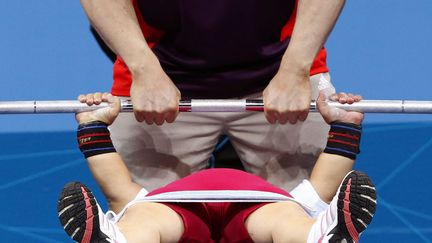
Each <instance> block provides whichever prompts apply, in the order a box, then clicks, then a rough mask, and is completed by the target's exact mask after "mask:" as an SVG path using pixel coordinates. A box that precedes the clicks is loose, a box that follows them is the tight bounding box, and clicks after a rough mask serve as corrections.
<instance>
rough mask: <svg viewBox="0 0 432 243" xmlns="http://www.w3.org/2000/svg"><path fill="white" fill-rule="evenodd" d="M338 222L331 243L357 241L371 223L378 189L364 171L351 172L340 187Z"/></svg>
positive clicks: (332, 232)
mask: <svg viewBox="0 0 432 243" xmlns="http://www.w3.org/2000/svg"><path fill="white" fill-rule="evenodd" d="M337 208H338V223H337V225H336V226H335V228H333V229H332V230H331V231H330V232H329V234H333V236H332V237H331V238H330V239H329V241H328V242H330V243H345V242H346V243H355V242H358V238H359V235H360V233H361V232H363V231H364V230H365V229H366V227H367V226H368V225H369V224H370V223H371V221H372V218H373V215H374V214H375V210H376V190H375V186H374V184H373V183H372V181H371V179H370V178H369V177H368V176H367V175H366V174H365V173H363V172H359V171H352V172H351V173H349V174H348V175H347V176H346V177H345V179H344V181H343V183H342V184H341V186H340V188H339V194H338V202H337Z"/></svg>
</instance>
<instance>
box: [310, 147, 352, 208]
mask: <svg viewBox="0 0 432 243" xmlns="http://www.w3.org/2000/svg"><path fill="white" fill-rule="evenodd" d="M353 165H354V160H353V159H349V158H346V157H343V156H340V155H335V154H328V153H324V152H323V153H321V155H320V156H319V157H318V160H317V162H316V163H315V166H314V168H313V170H312V174H311V176H310V182H311V184H312V185H313V187H314V188H315V191H316V192H317V193H318V195H319V196H320V198H321V199H322V200H324V201H326V202H327V203H329V202H330V201H331V200H332V199H333V197H334V195H335V193H336V190H337V188H338V186H339V184H340V183H341V181H342V179H343V178H344V176H345V175H346V174H347V173H348V172H350V171H351V170H352V169H353Z"/></svg>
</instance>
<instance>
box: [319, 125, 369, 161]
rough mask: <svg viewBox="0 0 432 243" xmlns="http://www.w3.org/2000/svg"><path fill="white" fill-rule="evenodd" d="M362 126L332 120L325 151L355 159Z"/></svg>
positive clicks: (358, 149)
mask: <svg viewBox="0 0 432 243" xmlns="http://www.w3.org/2000/svg"><path fill="white" fill-rule="evenodd" d="M361 132H362V127H361V126H359V125H356V124H353V123H343V122H332V123H331V124H330V131H329V136H328V140H327V146H326V148H325V149H324V152H325V153H329V154H337V155H341V156H344V157H347V158H350V159H353V160H355V159H356V157H357V154H359V153H360V138H361Z"/></svg>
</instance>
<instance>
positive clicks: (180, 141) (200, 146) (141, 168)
mask: <svg viewBox="0 0 432 243" xmlns="http://www.w3.org/2000/svg"><path fill="white" fill-rule="evenodd" d="M311 86H312V98H313V99H314V98H316V97H317V96H318V92H319V90H325V92H326V94H332V93H334V92H335V89H334V87H333V85H332V84H331V82H330V76H329V74H328V73H323V74H317V75H314V76H311ZM260 95H261V94H259V95H255V96H248V97H246V98H258V97H259V96H260ZM243 98H245V97H243ZM110 130H111V137H112V139H113V143H114V145H115V147H116V149H117V151H118V152H119V153H120V155H121V156H122V158H123V160H124V161H125V163H126V165H127V167H128V168H129V170H130V172H131V175H132V178H133V179H134V181H135V182H137V183H138V184H140V185H142V186H143V187H144V188H146V189H148V190H153V189H155V188H159V187H161V186H163V185H165V184H167V183H169V182H172V181H174V180H177V179H179V178H182V177H184V176H186V175H189V174H190V173H192V172H194V171H198V170H201V169H204V168H206V167H207V165H208V160H209V158H210V156H211V154H212V152H213V150H214V148H215V145H216V144H217V142H218V140H219V137H220V136H221V135H227V136H228V137H229V138H230V141H231V143H232V145H233V146H234V148H235V150H236V152H237V154H238V156H239V157H240V159H241V161H242V163H243V166H244V167H245V169H246V171H248V172H250V173H253V174H256V175H259V176H261V177H262V178H264V179H266V180H268V181H269V182H270V183H272V184H274V185H277V186H279V187H281V188H283V189H285V190H287V191H290V190H291V189H292V188H293V187H294V186H296V185H297V184H299V183H300V182H301V181H302V179H304V178H308V177H309V174H310V171H311V169H312V167H313V165H314V164H315V161H316V159H317V156H318V155H319V154H320V153H321V151H322V149H323V148H324V147H325V145H326V141H327V133H328V130H329V126H328V125H327V124H326V123H325V122H324V120H323V119H322V117H321V115H320V114H319V113H310V114H309V116H308V118H307V120H306V121H305V122H299V123H297V124H295V125H291V124H285V125H280V124H269V123H268V122H267V120H266V119H265V116H264V114H263V113H261V112H222V113H217V112H214V113H181V114H180V115H179V116H178V117H177V120H176V121H175V122H174V123H171V124H164V125H162V126H157V125H147V124H146V123H138V122H137V121H136V120H135V117H134V114H133V113H121V114H120V115H119V117H118V118H117V119H116V121H115V123H114V124H113V125H112V126H111V127H110Z"/></svg>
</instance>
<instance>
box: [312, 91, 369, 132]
mask: <svg viewBox="0 0 432 243" xmlns="http://www.w3.org/2000/svg"><path fill="white" fill-rule="evenodd" d="M329 99H330V100H331V101H337V102H339V103H341V104H353V103H355V102H359V101H360V100H362V97H361V96H360V95H353V94H346V93H339V94H333V95H331V96H330V98H329ZM316 103H317V108H318V111H319V112H320V113H321V115H322V117H323V118H324V120H325V121H326V122H327V123H328V124H330V123H332V122H335V121H338V122H346V123H354V124H357V125H361V123H362V121H363V118H364V115H363V113H361V112H357V111H346V110H343V109H339V108H335V107H331V106H329V105H328V104H327V102H326V98H325V95H324V93H323V92H320V94H319V96H318V99H317V101H316Z"/></svg>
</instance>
